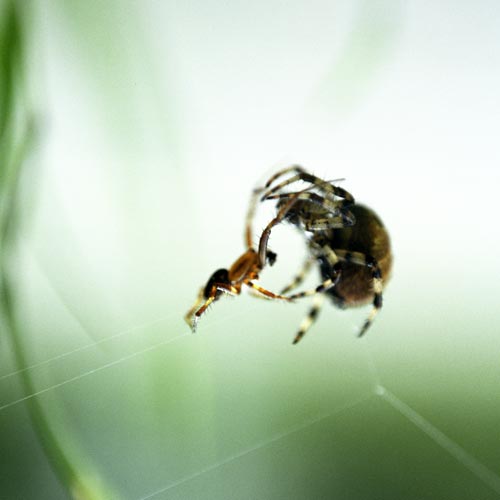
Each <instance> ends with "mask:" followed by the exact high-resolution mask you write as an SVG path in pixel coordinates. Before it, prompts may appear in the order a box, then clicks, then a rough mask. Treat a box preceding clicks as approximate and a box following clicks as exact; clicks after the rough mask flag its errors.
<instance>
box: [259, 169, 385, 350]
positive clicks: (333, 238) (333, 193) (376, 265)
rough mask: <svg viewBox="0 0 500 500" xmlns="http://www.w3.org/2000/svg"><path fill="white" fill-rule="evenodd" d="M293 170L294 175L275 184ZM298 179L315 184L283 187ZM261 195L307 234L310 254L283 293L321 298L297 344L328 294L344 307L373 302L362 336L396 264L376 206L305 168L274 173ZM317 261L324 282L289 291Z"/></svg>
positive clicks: (297, 336)
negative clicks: (287, 189)
mask: <svg viewBox="0 0 500 500" xmlns="http://www.w3.org/2000/svg"><path fill="white" fill-rule="evenodd" d="M290 173H291V174H293V175H291V176H290V177H288V178H286V179H285V180H283V181H281V182H280V183H278V184H275V185H274V186H273V187H271V186H272V185H273V183H274V182H275V181H277V180H278V179H279V178H281V177H283V176H285V175H287V174H290ZM298 181H304V182H306V183H309V187H308V188H307V189H306V190H302V191H298V192H297V191H295V192H284V191H283V190H284V188H285V187H287V186H290V185H292V184H294V183H296V182H298ZM338 198H340V199H338ZM260 199H261V201H265V200H278V201H277V209H278V212H279V213H280V220H283V221H287V222H289V223H291V224H293V225H294V226H296V227H297V228H298V229H299V230H300V231H301V232H303V233H304V235H305V237H306V242H307V246H308V253H309V255H308V258H307V259H306V261H305V263H304V266H303V268H302V270H301V271H300V272H299V274H298V275H297V276H296V277H295V278H294V280H293V281H292V282H291V283H290V284H289V285H288V286H286V287H285V288H283V290H282V291H281V292H280V294H281V295H284V296H288V298H289V299H291V300H294V299H298V298H301V297H307V296H311V295H314V296H315V300H314V303H313V306H312V308H311V309H310V311H309V313H308V315H307V316H306V318H305V319H304V320H303V322H302V323H301V325H300V327H299V331H298V332H297V334H296V336H295V339H294V341H293V343H294V344H296V343H297V342H299V340H300V339H301V338H302V337H303V336H304V335H305V333H306V332H307V330H308V329H309V328H310V327H311V325H312V324H313V323H314V321H315V320H316V318H317V316H318V314H319V311H320V309H321V306H322V304H323V301H324V297H325V295H327V296H328V297H330V299H331V300H332V301H333V303H334V305H336V306H337V307H340V308H348V307H354V306H359V305H362V304H366V303H368V302H370V301H371V302H372V309H371V311H370V313H369V315H368V317H367V319H366V320H365V322H364V324H363V326H362V327H361V329H360V331H359V334H358V336H362V335H363V334H364V333H365V332H366V331H367V330H368V328H369V327H370V325H371V324H372V322H373V320H374V318H375V316H376V314H377V312H378V310H379V309H380V308H381V307H382V290H383V288H384V285H385V284H386V282H387V280H388V278H389V274H390V271H391V265H392V254H391V248H390V241H389V235H388V233H387V230H386V229H385V227H384V225H383V223H382V221H381V220H380V218H379V217H378V216H377V215H376V214H375V212H374V211H373V210H371V209H370V208H368V207H366V206H364V205H360V204H357V203H355V201H354V198H353V197H352V196H351V195H350V194H349V193H348V192H347V191H345V190H343V189H342V188H339V187H338V186H335V185H333V183H332V182H328V181H324V180H322V179H320V178H319V177H316V176H314V175H311V174H309V173H308V172H306V171H305V170H304V169H303V168H302V167H299V166H291V167H288V168H286V169H283V170H281V171H279V172H277V173H276V174H275V175H273V176H272V177H271V178H270V179H269V180H268V182H267V183H266V185H265V187H264V193H263V194H262V195H261V198H260ZM290 200H294V202H293V203H290ZM284 210H285V212H284V213H283V211H284ZM314 262H316V263H317V264H318V265H319V271H320V274H321V277H322V279H323V282H322V283H321V284H320V285H319V286H317V287H316V288H314V289H312V290H307V291H303V292H299V293H295V294H294V295H285V294H288V293H289V292H290V291H292V290H294V289H295V288H296V287H298V286H299V285H300V284H301V283H302V281H303V280H304V278H305V277H306V275H307V274H308V272H309V271H310V269H311V267H312V265H313V264H314Z"/></svg>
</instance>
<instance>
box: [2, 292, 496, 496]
mask: <svg viewBox="0 0 500 500" xmlns="http://www.w3.org/2000/svg"><path fill="white" fill-rule="evenodd" d="M230 302H232V301H230ZM260 304H261V301H254V302H252V303H250V304H248V305H247V306H246V308H245V312H241V311H238V312H231V311H230V310H229V308H228V312H227V313H225V314H219V315H218V316H216V317H215V316H209V317H208V318H207V319H206V321H205V325H204V328H205V329H206V330H208V332H209V333H206V334H203V335H205V339H204V341H205V342H207V341H210V332H213V331H214V328H218V327H220V326H221V325H224V324H228V323H229V324H231V323H233V322H235V321H236V322H238V321H245V318H248V317H249V314H250V315H251V314H255V312H256V311H257V310H258V309H259V307H260ZM230 305H231V307H232V306H233V304H230ZM173 319H174V315H173V314H169V315H165V316H164V317H160V318H157V319H155V320H151V321H149V322H146V323H143V324H139V325H136V326H133V327H130V328H127V329H124V330H122V331H119V332H116V333H113V334H111V335H108V336H106V337H104V338H102V339H100V340H98V341H95V342H90V343H87V344H85V345H82V346H80V347H76V348H74V349H71V350H67V351H65V352H62V353H60V354H58V355H56V356H53V357H50V358H47V359H44V360H41V361H38V362H35V363H33V364H31V365H29V366H26V367H24V368H20V369H17V370H13V371H10V372H8V373H6V374H4V375H2V376H1V377H0V383H1V384H6V383H9V382H10V381H12V380H15V379H16V378H17V377H19V376H20V375H21V374H22V373H25V372H29V373H32V374H34V375H35V374H36V373H37V371H38V370H40V369H44V370H48V371H51V369H52V368H54V367H55V366H56V365H57V364H58V363H60V362H62V361H68V360H72V359H74V358H78V357H82V356H83V357H93V356H94V355H93V354H92V350H93V349H96V348H101V347H103V346H104V345H106V344H108V343H116V344H117V345H119V344H121V343H123V342H125V341H126V340H127V338H131V337H134V336H137V335H138V334H141V335H144V333H147V332H148V330H149V331H150V330H152V329H153V330H154V328H155V327H156V326H158V325H162V324H165V323H169V322H172V320H173ZM320 321H321V320H320ZM353 328H354V327H353ZM320 329H321V325H319V326H317V330H320ZM313 334H314V335H320V332H319V331H318V332H313ZM152 337H153V338H148V336H147V335H146V338H144V339H143V341H144V345H143V346H142V347H141V348H135V349H133V350H132V351H131V352H129V353H128V354H126V355H123V356H118V357H115V358H114V359H108V360H107V361H105V362H101V363H98V364H97V366H95V367H93V368H91V369H87V370H81V371H79V372H78V373H77V374H75V375H72V376H68V377H66V378H63V379H62V380H60V381H57V382H55V383H52V384H48V385H46V386H45V387H41V388H39V389H37V390H36V391H34V392H32V393H30V394H24V395H23V396H20V397H14V398H12V399H11V400H8V401H3V402H2V404H1V405H0V413H4V412H6V411H9V410H12V409H14V408H15V407H21V406H22V405H23V404H24V403H26V402H27V401H28V400H29V399H32V398H43V397H45V396H47V395H49V394H52V395H55V396H54V397H56V399H58V398H57V394H58V392H60V391H61V389H62V388H67V389H68V390H70V389H71V387H72V386H75V385H76V384H80V385H81V383H82V382H84V381H85V379H92V377H94V376H96V375H97V374H99V373H105V372H112V371H114V370H117V369H118V368H125V369H126V367H127V365H128V364H130V363H131V362H132V361H133V360H134V359H140V358H147V357H148V356H150V355H151V354H152V353H154V352H157V353H158V355H159V356H160V357H162V355H163V354H162V353H165V352H166V351H165V350H168V349H171V348H172V346H173V345H175V344H182V343H184V342H191V343H192V344H191V345H192V346H193V345H195V344H193V339H194V338H195V337H198V336H192V335H190V334H189V333H186V332H185V333H181V334H179V335H174V336H169V338H163V339H162V340H159V341H156V340H155V338H154V335H153V336H152ZM282 340H283V339H282ZM357 346H358V349H359V351H360V352H361V353H362V357H363V363H364V365H365V366H364V368H363V370H364V377H366V379H367V382H368V383H367V386H366V389H364V390H363V391H360V394H358V395H355V394H354V395H349V397H348V398H347V399H346V401H345V402H343V403H341V404H334V405H333V407H332V408H331V410H330V411H326V412H325V411H320V412H317V413H315V414H314V415H312V416H308V417H306V418H303V419H302V420H301V421H298V422H295V423H292V424H290V425H287V426H284V427H283V428H282V429H281V430H279V431H278V432H274V433H271V434H270V435H268V436H266V437H265V438H263V439H256V440H254V442H253V443H252V444H250V445H247V446H242V447H240V448H239V449H238V450H237V451H235V452H233V453H229V454H227V455H226V456H224V457H222V458H219V459H217V460H213V461H212V462H211V463H209V464H206V465H204V466H198V467H194V468H193V469H192V470H184V471H182V472H180V473H178V474H177V477H175V475H172V478H171V479H169V480H167V481H163V482H161V481H160V485H159V486H157V487H149V488H144V489H146V490H147V491H145V492H144V494H142V495H138V496H134V498H141V499H149V498H170V497H171V494H173V492H175V491H178V490H179V489H182V488H183V487H185V486H186V485H190V484H191V483H196V481H199V480H200V479H202V478H204V477H210V475H213V474H216V473H217V472H218V471H220V470H222V469H224V468H227V467H228V466H230V465H231V464H233V463H238V462H242V461H244V460H245V458H246V457H249V456H255V455H257V454H258V452H263V451H264V452H265V451H266V450H269V449H270V448H272V447H273V445H276V444H280V445H281V446H286V444H287V443H289V442H293V440H294V439H296V438H297V436H301V435H304V434H305V433H307V432H308V431H310V430H311V429H315V428H318V427H320V426H321V425H323V424H325V423H332V422H335V421H336V420H338V418H339V417H341V416H342V415H343V414H355V415H356V414H358V415H359V414H360V412H363V411H365V410H366V406H367V405H371V404H373V403H374V402H375V401H378V402H382V403H383V405H385V406H387V407H390V408H391V409H393V410H394V411H395V412H397V414H398V415H400V416H401V417H402V418H403V419H404V420H406V421H407V422H409V423H410V424H411V425H412V426H414V427H415V428H417V429H418V430H419V431H420V432H421V433H422V434H424V435H426V436H427V437H428V438H430V439H431V440H432V441H433V442H434V443H435V444H436V445H437V446H438V447H439V448H441V449H442V450H444V451H445V452H446V454H448V455H449V456H450V457H452V458H453V459H454V460H455V461H456V462H457V463H458V464H460V465H461V466H463V467H464V468H465V469H467V470H468V471H469V472H470V473H471V474H472V475H474V476H475V477H476V478H477V479H478V480H479V481H481V482H482V483H483V484H484V485H485V486H487V488H489V489H490V490H491V491H492V492H495V493H497V494H500V476H499V475H498V474H497V473H495V472H494V471H493V470H491V469H489V468H488V467H487V466H486V465H484V464H483V463H482V462H481V461H480V460H478V459H477V458H475V457H474V455H473V454H471V453H470V452H469V451H467V450H466V449H465V448H464V447H462V446H461V445H460V444H459V443H458V442H457V441H455V440H454V439H453V438H451V437H450V436H448V435H447V433H446V432H445V431H443V430H442V429H440V428H438V427H437V426H435V425H434V424H433V423H432V422H431V421H429V420H428V419H427V418H426V417H425V416H424V415H423V414H422V413H420V412H418V411H417V410H416V409H415V408H414V407H413V406H412V405H410V404H408V403H407V402H406V401H405V399H404V398H402V397H401V396H398V395H397V394H395V393H393V392H392V391H391V390H390V389H388V388H387V387H386V385H385V384H384V382H383V378H382V376H381V374H380V371H379V368H378V366H377V362H376V361H375V359H374V356H373V354H372V352H371V349H370V346H369V345H368V344H366V343H363V342H359V343H358V344H357ZM299 348H300V347H299ZM117 352H118V351H117ZM293 354H295V353H293ZM113 356H116V352H112V353H111V356H109V355H108V356H107V357H108V358H113ZM54 373H57V370H56V371H55V372H54ZM124 373H125V374H126V371H125V372H124ZM125 377H126V375H125ZM124 382H125V383H127V381H126V380H124ZM61 397H62V400H63V401H64V399H65V396H64V395H61ZM91 402H92V395H91V394H88V393H87V400H86V401H85V403H86V404H91ZM47 408H48V412H49V414H50V404H48V406H47ZM185 469H189V468H188V467H186V468H185ZM154 482H156V483H158V478H157V479H156V480H155V481H152V483H154ZM180 491H182V490H180ZM202 497H203V496H201V498H202ZM181 498H182V497H181ZM207 498H209V497H207Z"/></svg>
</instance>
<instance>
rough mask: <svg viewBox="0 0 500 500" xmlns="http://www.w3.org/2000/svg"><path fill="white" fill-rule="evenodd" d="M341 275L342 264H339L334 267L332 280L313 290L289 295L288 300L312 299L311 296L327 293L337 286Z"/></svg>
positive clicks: (327, 280) (329, 279)
mask: <svg viewBox="0 0 500 500" xmlns="http://www.w3.org/2000/svg"><path fill="white" fill-rule="evenodd" d="M340 273H341V270H340V263H339V262H337V263H336V264H335V265H334V266H333V272H332V276H331V277H330V278H328V279H326V280H325V281H323V283H321V284H319V285H318V286H317V287H316V288H312V289H311V290H305V291H303V292H299V293H294V294H293V295H289V296H288V298H289V299H290V300H295V299H301V298H303V297H310V296H311V295H318V294H320V293H323V292H326V291H327V290H328V289H329V288H332V287H333V286H335V285H336V284H337V282H338V280H339V279H340Z"/></svg>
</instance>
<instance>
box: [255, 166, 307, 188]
mask: <svg viewBox="0 0 500 500" xmlns="http://www.w3.org/2000/svg"><path fill="white" fill-rule="evenodd" d="M289 172H295V173H296V174H297V173H306V171H305V170H304V168H302V167H301V166H300V165H291V166H289V167H286V168H283V169H281V170H278V171H277V172H276V173H275V174H274V175H272V176H271V177H270V178H269V180H268V181H267V182H266V184H265V186H264V187H265V188H266V189H267V188H268V187H269V186H270V185H271V184H272V183H273V182H274V181H275V180H276V179H278V178H279V177H283V176H284V175H286V174H288V173H289Z"/></svg>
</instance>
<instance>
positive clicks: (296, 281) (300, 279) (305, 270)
mask: <svg viewBox="0 0 500 500" xmlns="http://www.w3.org/2000/svg"><path fill="white" fill-rule="evenodd" d="M313 263H314V259H312V258H308V259H306V260H305V262H304V265H303V266H302V269H301V270H300V271H299V272H298V274H297V275H296V276H295V277H294V278H293V281H291V282H290V283H289V284H288V285H287V286H285V287H284V288H283V289H282V290H281V292H280V293H281V294H282V295H284V294H285V293H288V292H290V291H291V290H294V289H295V288H297V287H298V286H299V285H300V284H301V283H302V282H303V281H304V278H305V277H306V276H307V275H308V273H309V271H310V270H311V267H312V265H313Z"/></svg>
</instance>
